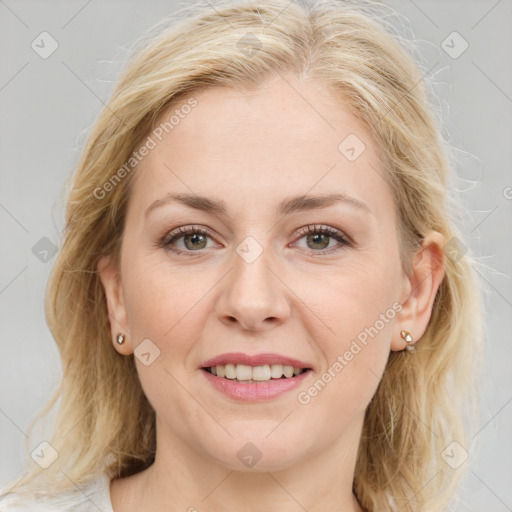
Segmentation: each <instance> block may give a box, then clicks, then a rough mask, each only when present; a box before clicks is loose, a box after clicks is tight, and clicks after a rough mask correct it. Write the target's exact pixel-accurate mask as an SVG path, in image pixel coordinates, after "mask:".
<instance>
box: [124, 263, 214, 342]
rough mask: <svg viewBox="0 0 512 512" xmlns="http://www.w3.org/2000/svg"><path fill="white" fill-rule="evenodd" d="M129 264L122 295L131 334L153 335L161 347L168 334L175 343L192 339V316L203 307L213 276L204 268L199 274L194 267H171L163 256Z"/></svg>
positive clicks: (195, 315) (193, 325) (138, 336)
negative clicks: (159, 258)
mask: <svg viewBox="0 0 512 512" xmlns="http://www.w3.org/2000/svg"><path fill="white" fill-rule="evenodd" d="M130 264H131V265H132V266H131V267H130V270H129V271H128V274H127V279H126V286H125V289H126V297H125V299H126V306H127V313H128V318H129V322H130V327H131V329H132V333H133V336H134V338H135V339H136V340H137V339H144V338H152V339H154V340H155V342H156V343H157V344H158V345H159V346H162V347H164V346H165V344H166V343H168V340H169V339H171V338H172V339H173V340H175V342H177V343H178V344H180V340H181V341H182V342H187V340H193V339H194V337H195V336H196V334H197V333H196V332H195V328H198V327H199V326H200V323H199V322H197V321H196V322H192V321H191V318H192V317H197V315H198V314H199V313H200V312H201V311H202V310H203V309H202V303H203V301H204V299H205V298H206V296H207V293H208V290H209V289H210V288H212V287H213V285H214V284H215V280H214V279H213V277H212V278H211V279H210V278H209V277H208V276H207V275H206V274H205V273H204V272H203V273H202V274H201V276H199V275H197V274H194V271H193V269H187V270H186V271H184V270H183V269H179V270H177V269H173V268H172V266H171V265H170V264H169V263H168V262H166V261H165V259H164V261H158V262H156V263H155V262H152V261H151V259H149V258H148V259H147V260H146V261H144V260H142V259H141V260H139V261H136V260H134V261H133V262H127V266H128V265H130ZM210 281H211V282H210ZM204 302H206V301H204ZM190 342H191V341H190ZM173 343H174V341H173Z"/></svg>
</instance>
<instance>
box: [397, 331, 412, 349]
mask: <svg viewBox="0 0 512 512" xmlns="http://www.w3.org/2000/svg"><path fill="white" fill-rule="evenodd" d="M400 337H401V338H402V339H403V340H405V342H406V343H407V347H406V348H407V350H408V351H409V352H413V351H414V343H413V341H414V340H413V337H412V334H411V333H410V332H409V331H405V330H402V331H400Z"/></svg>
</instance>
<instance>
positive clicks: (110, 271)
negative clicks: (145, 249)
mask: <svg viewBox="0 0 512 512" xmlns="http://www.w3.org/2000/svg"><path fill="white" fill-rule="evenodd" d="M97 269H98V275H99V277H100V280H101V284H102V285H103V289H104V291H105V297H106V299H107V307H108V319H109V321H110V336H111V339H112V344H113V345H114V348H115V349H116V350H117V351H118V352H119V353H120V354H123V355H129V354H131V353H132V352H133V346H132V340H131V336H130V331H129V328H128V316H127V314H126V306H125V302H124V295H123V286H122V281H121V275H120V272H119V269H118V268H117V266H115V265H114V264H113V262H112V258H111V256H103V257H102V258H101V259H100V260H99V262H98V265H97ZM119 333H121V334H124V335H125V341H124V343H123V344H121V345H120V344H119V343H117V341H116V338H117V335H118V334H119Z"/></svg>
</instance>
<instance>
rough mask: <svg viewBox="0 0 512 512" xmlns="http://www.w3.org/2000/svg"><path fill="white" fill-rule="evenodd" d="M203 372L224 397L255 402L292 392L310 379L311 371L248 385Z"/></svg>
mask: <svg viewBox="0 0 512 512" xmlns="http://www.w3.org/2000/svg"><path fill="white" fill-rule="evenodd" d="M201 372H202V373H203V374H204V375H205V377H206V379H207V380H208V382H210V384H211V385H212V386H213V387H214V388H215V389H216V390H217V391H220V392H221V393H223V394H224V395H227V396H229V397H230V398H234V399H236V400H242V401H245V402H255V401H262V400H269V399H271V398H275V397H277V396H280V395H282V394H284V393H286V392H287V391H291V390H292V389H294V388H296V387H297V386H298V385H299V384H300V383H301V382H302V381H303V380H304V379H305V378H307V377H308V375H309V374H310V373H311V370H308V371H305V372H302V373H301V374H300V375H297V376H296V377H290V378H289V379H271V380H269V381H265V382H258V383H255V382H249V383H247V384H245V383H243V382H236V381H233V380H229V379H225V378H224V377H217V376H215V375H212V374H211V373H210V372H208V371H206V370H201Z"/></svg>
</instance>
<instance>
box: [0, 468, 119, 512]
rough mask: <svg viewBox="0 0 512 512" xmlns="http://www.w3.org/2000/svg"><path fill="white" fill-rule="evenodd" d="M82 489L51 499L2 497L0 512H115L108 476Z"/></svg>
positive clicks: (85, 485) (100, 477) (13, 494)
mask: <svg viewBox="0 0 512 512" xmlns="http://www.w3.org/2000/svg"><path fill="white" fill-rule="evenodd" d="M81 489H82V490H80V489H77V488H76V487H75V488H73V489H72V490H70V491H67V492H65V493H63V494H59V495H58V496H49V497H38V496H30V497H24V496H21V495H19V494H16V493H12V494H7V495H6V496H2V497H0V512H11V510H12V511H13V512H114V509H113V508H112V501H111V500H110V479H109V478H108V476H107V475H106V474H104V473H103V474H102V475H100V476H99V477H97V478H95V479H94V480H90V481H89V482H87V483H86V484H84V485H83V486H81ZM2 491H4V492H5V490H3V489H2Z"/></svg>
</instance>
